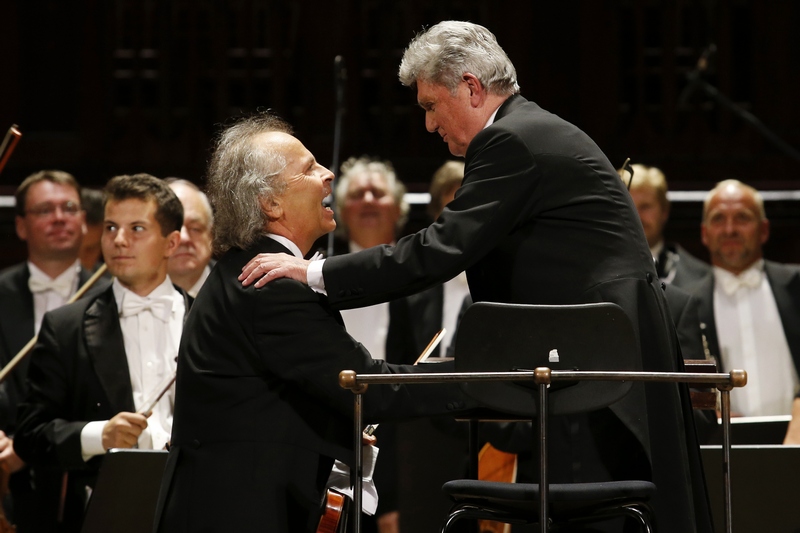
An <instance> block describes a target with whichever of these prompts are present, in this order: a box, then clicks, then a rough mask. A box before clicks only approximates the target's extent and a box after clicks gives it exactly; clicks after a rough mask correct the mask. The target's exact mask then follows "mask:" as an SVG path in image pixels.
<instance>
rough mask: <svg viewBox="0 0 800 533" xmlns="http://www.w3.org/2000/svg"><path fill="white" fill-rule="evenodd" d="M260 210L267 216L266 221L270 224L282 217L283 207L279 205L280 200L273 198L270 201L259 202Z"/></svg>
mask: <svg viewBox="0 0 800 533" xmlns="http://www.w3.org/2000/svg"><path fill="white" fill-rule="evenodd" d="M261 209H262V210H263V211H264V214H265V215H267V219H269V221H270V222H272V221H273V220H278V219H279V218H281V217H282V216H283V207H282V206H281V203H280V198H273V199H272V200H266V199H262V200H261Z"/></svg>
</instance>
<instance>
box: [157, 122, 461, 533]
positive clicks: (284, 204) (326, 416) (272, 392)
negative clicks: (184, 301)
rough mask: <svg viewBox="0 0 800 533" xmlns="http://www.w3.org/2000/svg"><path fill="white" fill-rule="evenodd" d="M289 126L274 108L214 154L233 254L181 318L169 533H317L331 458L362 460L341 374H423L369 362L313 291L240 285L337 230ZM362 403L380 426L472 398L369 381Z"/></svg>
mask: <svg viewBox="0 0 800 533" xmlns="http://www.w3.org/2000/svg"><path fill="white" fill-rule="evenodd" d="M290 131H291V129H290V128H289V126H288V125H287V124H286V123H284V122H283V121H281V120H280V119H278V118H276V117H274V116H272V115H269V114H262V115H256V116H253V117H246V118H243V119H241V120H239V121H237V122H236V123H235V124H232V125H230V126H228V127H227V128H226V129H225V131H223V133H222V134H221V135H220V136H219V138H218V141H217V144H216V147H215V150H214V153H213V156H212V158H211V162H210V166H209V172H208V183H207V185H208V196H209V200H210V201H211V204H212V206H213V207H214V209H215V214H216V218H215V224H214V244H215V246H216V248H217V249H218V250H220V251H224V252H225V253H224V254H223V255H222V256H221V257H220V259H219V261H218V262H217V264H216V265H215V267H214V269H213V270H212V271H211V273H210V274H209V276H208V278H207V279H206V281H205V283H204V284H203V290H201V291H200V292H199V293H198V294H197V299H196V300H195V303H194V305H193V307H192V312H191V313H190V314H189V316H188V317H187V319H186V325H185V328H184V332H185V336H184V341H183V342H182V343H181V348H180V351H179V354H178V376H177V384H176V394H175V416H174V421H173V433H172V446H171V448H170V457H169V460H168V464H167V469H166V473H165V476H164V479H163V482H162V489H161V504H160V505H161V507H160V509H161V510H159V511H158V512H157V514H156V517H157V519H158V521H159V523H158V529H157V530H158V531H161V532H169V533H183V532H185V533H190V532H195V531H209V532H211V531H213V532H224V531H237V532H240V533H243V532H253V533H255V532H260V531H270V532H275V533H295V532H308V533H312V532H314V531H316V530H317V526H318V524H319V520H320V510H321V503H322V502H323V497H324V495H325V490H326V482H327V481H328V476H329V475H330V474H331V468H332V466H333V464H334V460H339V461H341V462H343V463H347V464H351V463H352V457H353V449H352V448H353V439H352V432H351V429H352V426H353V399H352V394H350V393H349V392H348V391H346V390H344V389H342V388H341V387H339V385H338V379H337V378H338V375H339V372H340V371H341V370H342V369H345V368H352V369H355V370H357V372H359V373H365V372H366V373H375V374H379V373H383V374H390V373H409V372H419V371H423V370H425V369H423V368H421V367H419V366H411V365H405V366H404V365H391V364H388V363H386V362H384V361H380V360H375V359H373V358H372V357H371V356H370V354H369V353H368V352H367V350H366V349H365V348H364V347H363V346H362V345H361V344H360V343H358V342H357V341H356V340H354V339H353V338H352V337H350V335H348V333H347V332H346V331H345V329H344V327H343V325H342V319H341V316H340V315H339V313H338V312H336V311H333V310H332V309H331V308H330V306H329V305H328V304H327V299H326V298H325V297H324V296H322V295H320V294H318V293H315V292H314V291H312V290H311V289H309V288H308V287H306V286H305V285H302V284H300V283H297V282H296V281H293V280H283V281H282V282H278V283H274V284H272V285H270V286H269V287H264V288H262V289H256V288H255V287H242V286H241V284H240V283H239V281H238V280H237V276H238V275H239V274H240V273H241V271H242V267H243V266H244V265H245V264H246V263H247V261H248V260H249V259H250V258H251V257H252V256H253V254H256V253H259V252H283V253H289V254H293V255H294V256H296V257H299V258H302V257H303V256H304V255H306V254H307V253H308V252H309V250H310V249H311V247H312V246H313V244H314V241H315V240H317V239H318V238H319V237H321V236H323V235H325V234H326V233H328V232H330V231H333V229H334V228H335V227H336V222H335V221H334V219H333V211H332V210H331V209H330V208H329V207H326V206H325V205H323V201H324V199H325V198H326V197H327V196H328V195H329V194H330V192H331V185H332V181H333V174H332V173H331V172H330V171H329V170H328V169H327V168H325V167H323V166H322V165H320V164H319V163H318V162H317V161H316V159H315V158H314V156H313V155H312V154H311V152H309V151H308V150H307V149H306V148H305V146H303V144H302V143H301V142H300V141H299V140H298V139H297V138H295V137H294V136H292V135H291V134H290V133H289V132H290ZM431 366H437V367H441V368H440V370H442V371H447V370H452V366H450V367H449V368H448V365H446V364H444V365H431ZM428 371H431V370H430V369H428ZM366 405H367V406H368V407H366V412H365V417H366V419H367V420H369V421H370V423H372V422H378V421H388V420H392V419H398V418H411V417H415V416H428V415H436V414H445V413H451V412H455V411H463V410H464V409H465V408H467V407H468V402H467V401H466V400H465V399H464V398H463V395H462V393H461V391H460V389H458V387H456V386H455V385H453V386H444V387H439V386H431V387H424V386H423V387H420V386H416V387H408V388H405V387H401V388H397V389H395V388H390V387H374V388H372V389H371V390H370V392H369V393H367V400H366ZM220 487H222V490H219V489H220ZM373 502H374V500H373ZM375 503H376V502H375ZM373 511H374V508H373Z"/></svg>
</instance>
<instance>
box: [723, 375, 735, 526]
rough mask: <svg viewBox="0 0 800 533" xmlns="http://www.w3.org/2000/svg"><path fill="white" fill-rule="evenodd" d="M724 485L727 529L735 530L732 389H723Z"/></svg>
mask: <svg viewBox="0 0 800 533" xmlns="http://www.w3.org/2000/svg"><path fill="white" fill-rule="evenodd" d="M720 392H721V397H722V398H721V399H722V486H723V489H724V491H725V493H724V494H723V498H724V500H723V501H724V502H725V520H724V524H725V531H726V532H727V533H732V531H733V512H732V510H731V509H732V507H731V391H729V390H722V391H720Z"/></svg>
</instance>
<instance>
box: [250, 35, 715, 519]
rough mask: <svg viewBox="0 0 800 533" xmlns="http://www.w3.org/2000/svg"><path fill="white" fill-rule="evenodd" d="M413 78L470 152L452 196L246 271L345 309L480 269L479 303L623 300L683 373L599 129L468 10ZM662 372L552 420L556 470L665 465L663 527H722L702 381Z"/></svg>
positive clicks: (649, 471)
mask: <svg viewBox="0 0 800 533" xmlns="http://www.w3.org/2000/svg"><path fill="white" fill-rule="evenodd" d="M399 77H400V80H401V82H402V83H403V84H404V85H407V86H410V87H414V88H416V91H417V101H418V103H419V105H420V107H422V109H423V110H424V111H425V126H426V128H427V129H428V131H430V132H436V133H438V134H439V135H440V136H441V138H442V140H443V141H444V142H446V143H447V145H448V147H449V149H450V152H451V153H452V154H453V155H456V156H463V157H465V172H464V182H463V184H462V186H461V187H460V188H459V190H458V192H456V195H455V198H454V199H453V201H452V202H450V204H448V205H447V206H446V207H445V208H444V211H443V212H442V214H441V216H440V217H439V218H438V220H437V221H436V222H434V223H433V224H432V225H430V226H428V227H427V228H425V229H423V230H421V231H419V232H417V233H416V234H414V235H409V236H407V237H404V238H403V239H400V240H399V241H398V242H397V244H396V245H395V246H394V247H388V246H379V247H374V248H370V249H368V250H364V251H362V252H358V253H355V254H349V255H346V256H340V257H331V258H328V259H325V260H324V261H313V262H311V263H310V265H309V263H308V262H307V261H304V260H302V259H298V258H294V257H290V256H287V255H281V254H275V255H272V256H267V255H263V256H259V257H256V258H255V259H254V260H253V261H251V263H249V264H248V265H247V266H246V268H245V270H244V272H243V273H242V275H241V276H240V279H241V280H242V281H243V283H244V284H245V285H247V284H249V283H252V282H253V281H256V280H258V281H257V282H256V283H255V286H256V287H261V286H263V285H264V284H265V283H267V282H269V281H270V280H271V279H275V278H280V277H282V276H289V277H291V278H293V279H295V280H299V281H303V282H308V283H309V284H310V285H311V287H313V288H315V289H316V290H325V291H327V295H328V297H329V299H330V303H331V305H333V306H335V307H336V308H339V309H343V308H349V307H359V306H364V305H372V304H374V303H377V302H380V301H385V300H388V299H392V298H397V297H400V296H405V295H408V294H410V293H413V292H418V291H420V290H423V289H425V288H427V287H430V286H432V285H434V284H436V283H441V282H443V281H446V280H448V279H450V278H452V277H453V276H455V275H456V274H458V273H459V272H461V271H462V270H466V271H467V278H468V281H469V288H470V293H471V295H472V298H473V300H474V301H476V302H479V301H495V302H510V303H530V304H549V305H559V304H579V303H594V302H612V303H616V304H618V305H619V306H620V307H621V308H622V309H623V310H624V311H625V313H626V314H627V316H628V318H629V319H630V321H631V324H632V325H633V327H634V329H635V331H636V334H637V339H639V342H640V352H639V356H640V358H641V359H640V360H641V366H640V368H637V369H636V370H640V369H644V370H652V371H676V370H677V369H678V366H679V365H680V362H679V360H678V350H677V343H676V339H675V330H674V327H673V326H672V323H671V321H670V319H669V314H668V312H667V307H666V301H665V299H664V294H663V290H662V289H661V283H660V281H659V279H658V276H657V275H656V271H655V267H654V264H653V259H652V257H651V256H650V250H649V249H648V248H647V243H646V241H645V238H644V233H643V231H642V226H641V224H640V223H639V218H638V216H637V214H636V211H635V209H634V206H633V202H632V201H631V199H630V195H629V194H628V192H627V191H626V189H625V187H624V185H623V184H622V182H621V181H620V179H619V177H618V176H617V173H616V170H615V169H614V167H613V166H612V165H611V163H610V162H609V161H608V159H607V158H606V156H605V155H604V154H603V153H602V151H601V150H600V148H599V147H598V146H597V145H596V144H595V143H594V142H593V141H592V140H591V139H590V138H589V137H588V136H587V135H586V134H585V133H584V132H582V131H580V130H579V129H578V128H577V127H575V126H574V125H572V124H569V123H568V122H566V121H564V120H562V119H561V118H559V117H557V116H555V115H553V114H551V113H548V112H547V111H545V110H543V109H542V108H540V107H539V106H538V105H536V104H535V103H534V102H530V101H528V100H526V99H525V98H523V97H522V96H520V95H519V94H518V93H519V86H518V84H517V81H516V73H515V69H514V66H513V64H511V61H510V60H509V59H508V57H507V56H506V54H505V52H504V51H503V50H502V48H501V47H500V46H499V44H498V43H497V40H496V38H495V36H494V35H493V34H492V33H491V32H489V31H488V30H487V29H486V28H484V27H482V26H479V25H476V24H471V23H467V22H457V21H446V22H441V23H439V24H436V25H434V26H432V27H431V28H429V29H428V30H426V31H424V32H422V33H421V34H419V35H418V36H417V37H415V38H414V40H413V41H412V42H411V44H410V45H409V46H408V48H407V49H406V51H405V53H404V55H403V60H402V62H401V64H400V71H399ZM267 272H268V274H267V276H266V278H265V279H261V278H262V276H263V275H264V274H265V273H267ZM519 327H524V326H523V325H519ZM576 334H580V330H579V329H576ZM456 360H458V354H456ZM631 370H634V369H631ZM655 385H656V384H634V386H633V389H632V391H631V393H630V394H629V395H628V396H627V397H626V398H624V399H623V400H621V401H620V402H617V403H615V404H613V405H611V406H610V407H609V408H608V409H606V410H603V411H602V412H601V413H598V414H597V415H596V416H593V417H592V418H591V419H589V420H577V421H575V423H573V421H572V420H570V419H567V418H561V419H552V418H551V421H550V423H551V426H552V427H553V431H551V435H553V436H554V437H555V438H554V439H552V440H551V442H552V443H553V446H554V449H557V450H558V453H557V454H555V453H554V454H552V456H551V457H552V459H553V467H552V468H551V469H550V472H551V479H552V480H553V481H554V482H556V481H560V482H569V481H575V480H587V481H589V480H591V481H603V480H614V479H632V478H633V479H636V478H638V479H651V480H653V481H654V482H655V484H656V485H657V486H658V494H657V496H656V498H655V500H654V508H655V515H656V519H657V522H658V527H659V529H660V530H662V531H680V532H687V533H691V532H693V531H698V530H702V531H708V530H710V529H711V523H710V516H709V514H708V508H707V507H708V506H707V498H706V495H705V490H704V489H705V487H704V483H703V474H702V469H701V464H700V458H699V449H698V447H697V444H696V439H695V437H696V436H695V434H694V427H693V424H692V422H691V410H690V404H689V397H688V390H687V389H686V388H685V387H679V386H677V385H664V386H662V384H658V385H657V386H655ZM559 439H560V440H559ZM621 458H624V460H620V459H621Z"/></svg>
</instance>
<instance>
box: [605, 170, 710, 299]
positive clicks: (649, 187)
mask: <svg viewBox="0 0 800 533" xmlns="http://www.w3.org/2000/svg"><path fill="white" fill-rule="evenodd" d="M631 168H632V169H633V176H632V177H631V176H630V174H629V173H627V172H626V171H625V170H624V169H619V170H618V171H617V172H619V175H620V177H621V178H622V180H623V181H624V182H625V183H626V184H627V183H628V180H631V181H630V186H629V189H628V190H629V192H630V193H631V198H633V203H634V205H635V206H636V212H637V213H638V214H639V219H640V220H641V221H642V228H643V229H644V236H645V238H647V245H648V246H649V247H650V253H651V254H652V255H653V260H654V261H655V262H656V271H657V272H658V277H659V278H660V279H661V281H663V282H664V283H666V284H667V285H674V286H676V287H683V288H686V287H688V286H690V285H692V284H693V283H695V282H696V281H697V280H698V279H700V278H702V277H703V276H705V275H706V274H708V273H709V272H710V271H711V267H710V266H709V265H708V264H707V263H705V262H704V261H701V260H700V259H698V258H696V257H694V256H693V255H692V254H690V253H689V252H687V251H686V250H685V249H684V248H683V247H682V246H680V245H679V244H676V243H669V242H666V241H665V240H664V226H665V225H666V224H667V220H669V208H670V205H669V199H668V198H667V179H666V178H665V177H664V173H663V172H661V170H660V169H658V168H656V167H648V166H645V165H631Z"/></svg>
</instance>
